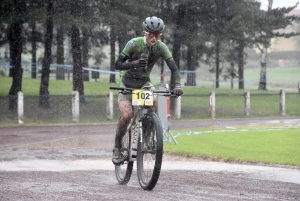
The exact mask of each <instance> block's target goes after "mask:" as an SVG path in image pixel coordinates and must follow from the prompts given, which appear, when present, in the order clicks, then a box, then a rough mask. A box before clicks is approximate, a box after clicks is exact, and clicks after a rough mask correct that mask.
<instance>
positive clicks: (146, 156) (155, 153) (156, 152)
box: [137, 114, 163, 190]
mask: <svg viewBox="0 0 300 201" xmlns="http://www.w3.org/2000/svg"><path fill="white" fill-rule="evenodd" d="M142 128H143V135H142V138H141V136H140V138H139V144H138V154H137V173H138V179H139V183H140V186H141V187H142V189H144V190H152V189H153V188H154V187H155V185H156V183H157V181H158V178H159V175H160V170H161V165H162V157H163V130H162V127H161V123H160V120H159V119H158V117H157V116H156V114H146V116H145V117H144V120H143V121H142Z"/></svg>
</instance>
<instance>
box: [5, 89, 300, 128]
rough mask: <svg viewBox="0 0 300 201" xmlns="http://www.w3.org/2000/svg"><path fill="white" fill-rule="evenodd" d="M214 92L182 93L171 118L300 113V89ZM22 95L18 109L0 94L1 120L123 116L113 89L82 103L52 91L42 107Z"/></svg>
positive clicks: (88, 119) (111, 118) (87, 119)
mask: <svg viewBox="0 0 300 201" xmlns="http://www.w3.org/2000/svg"><path fill="white" fill-rule="evenodd" d="M212 94H214V95H213V97H210V94H198V95H184V96H182V98H181V99H179V100H180V102H179V103H178V104H176V105H177V109H175V110H172V111H171V118H172V119H175V118H179V119H201V118H203V119H205V118H206V119H208V118H211V117H212V113H211V112H212V111H211V108H213V112H214V113H213V117H216V118H247V117H280V116H286V117H299V116H300V107H299V102H300V93H287V92H284V90H282V91H280V93H263V94H262V93H257V94H251V93H250V91H246V92H245V93H240V94H215V93H214V92H213V93H212ZM19 96H20V97H19V101H18V102H19V108H18V109H19V110H16V111H12V110H9V109H8V104H9V96H2V97H0V122H19V123H23V122H24V123H26V122H28V123H34V122H36V123H40V122H49V123H61V122H63V123H67V122H78V121H80V122H105V121H107V120H109V121H114V120H118V118H119V111H118V103H117V96H116V95H112V93H109V94H107V95H98V96H84V97H81V98H83V99H84V103H79V101H78V99H79V97H78V95H76V93H74V94H73V95H72V94H70V95H51V96H50V97H49V101H50V108H49V109H44V108H40V107H39V98H40V97H39V96H26V94H24V95H23V94H22V93H19ZM76 97H77V101H76V100H75V98H76ZM211 98H213V99H214V101H211ZM22 99H23V101H22ZM212 103H213V105H212ZM76 104H77V106H76ZM75 106H76V107H75Z"/></svg>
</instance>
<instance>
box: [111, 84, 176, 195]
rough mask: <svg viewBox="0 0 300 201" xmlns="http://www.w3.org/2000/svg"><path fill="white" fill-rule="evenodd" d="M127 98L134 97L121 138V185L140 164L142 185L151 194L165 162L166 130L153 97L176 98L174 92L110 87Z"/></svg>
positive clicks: (118, 173)
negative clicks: (164, 140) (129, 95)
mask: <svg viewBox="0 0 300 201" xmlns="http://www.w3.org/2000/svg"><path fill="white" fill-rule="evenodd" d="M110 89H112V90H119V93H122V94H124V95H127V94H131V95H132V109H133V116H132V118H131V121H130V123H129V125H128V127H127V130H126V133H125V135H124V136H123V138H122V148H121V154H122V156H123V157H122V158H123V160H122V162H121V164H120V165H115V174H116V178H117V181H118V183H119V184H122V185H124V184H127V183H128V182H129V180H130V177H131V174H132V169H133V163H134V161H136V162H137V174H138V180H139V184H140V186H141V188H142V189H144V190H152V189H153V188H154V187H155V185H156V183H157V181H158V178H159V175H160V170H161V165H162V158H163V129H162V125H161V122H160V120H159V118H158V116H157V115H156V114H155V109H154V104H153V102H154V98H153V97H154V94H156V95H163V96H174V97H176V96H175V95H173V92H172V91H171V90H165V91H158V90H154V91H150V88H144V89H133V88H126V87H110Z"/></svg>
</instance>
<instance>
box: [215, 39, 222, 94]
mask: <svg viewBox="0 0 300 201" xmlns="http://www.w3.org/2000/svg"><path fill="white" fill-rule="evenodd" d="M215 46H216V87H215V88H216V89H217V88H219V82H220V78H219V77H220V75H219V73H220V46H221V45H220V40H219V39H218V38H217V41H216V44H215Z"/></svg>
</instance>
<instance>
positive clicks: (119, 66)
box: [115, 53, 132, 70]
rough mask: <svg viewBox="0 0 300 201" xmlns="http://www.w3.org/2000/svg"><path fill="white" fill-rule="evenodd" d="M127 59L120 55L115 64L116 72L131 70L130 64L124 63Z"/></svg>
mask: <svg viewBox="0 0 300 201" xmlns="http://www.w3.org/2000/svg"><path fill="white" fill-rule="evenodd" d="M128 58H129V57H128V56H126V55H125V54H123V53H121V54H120V55H119V57H118V59H117V61H116V63H115V68H116V70H128V69H130V68H132V62H126V60H127V59H128Z"/></svg>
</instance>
